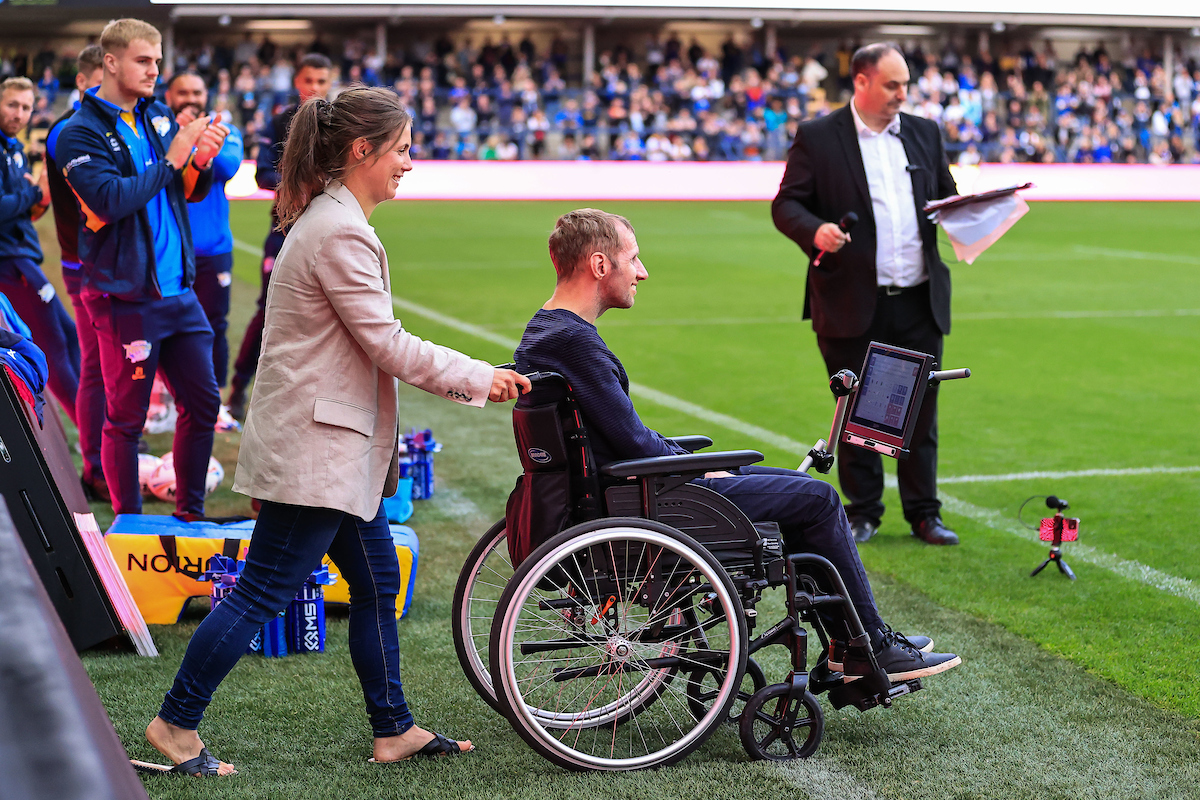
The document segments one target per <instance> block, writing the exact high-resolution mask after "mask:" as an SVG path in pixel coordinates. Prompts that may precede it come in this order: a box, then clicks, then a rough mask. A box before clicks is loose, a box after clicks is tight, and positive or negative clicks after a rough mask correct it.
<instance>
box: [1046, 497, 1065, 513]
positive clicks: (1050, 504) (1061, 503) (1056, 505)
mask: <svg viewBox="0 0 1200 800" xmlns="http://www.w3.org/2000/svg"><path fill="white" fill-rule="evenodd" d="M1070 505H1071V504H1070V503H1068V502H1067V501H1066V500H1065V499H1064V500H1059V499H1058V498H1057V497H1055V496H1054V495H1050V496H1049V497H1047V498H1046V508H1053V509H1054V510H1055V511H1062V510H1064V509H1066V508H1070Z"/></svg>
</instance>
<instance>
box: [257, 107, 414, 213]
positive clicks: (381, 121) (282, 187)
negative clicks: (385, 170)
mask: <svg viewBox="0 0 1200 800" xmlns="http://www.w3.org/2000/svg"><path fill="white" fill-rule="evenodd" d="M410 122H411V118H410V117H409V115H408V112H407V111H406V110H405V108H404V104H403V103H402V102H401V101H400V98H399V96H398V95H397V94H396V93H395V92H393V91H391V90H390V89H379V88H367V87H365V86H352V87H350V88H349V89H346V90H345V91H343V92H342V93H341V94H339V95H338V96H337V97H336V98H335V99H334V100H333V101H329V100H324V99H321V98H313V99H312V100H308V101H307V102H305V103H303V104H302V105H301V106H300V107H299V108H298V109H296V113H295V115H294V116H293V117H292V123H291V127H290V128H289V129H288V132H287V141H286V142H285V144H284V147H283V158H282V160H281V161H280V165H279V186H278V187H277V189H276V193H277V194H276V203H275V210H276V213H277V215H278V217H279V230H281V231H287V229H288V228H290V227H291V226H292V225H293V224H294V223H295V222H296V220H297V219H299V218H300V215H301V214H303V213H304V210H305V209H306V208H308V204H309V203H311V202H312V200H313V198H314V197H316V196H317V195H318V194H320V193H321V192H322V191H324V189H325V186H326V185H327V184H328V183H329V182H330V181H331V180H335V179H337V178H340V177H341V176H342V175H344V174H345V172H346V169H347V167H349V166H350V164H349V158H350V148H351V146H352V145H353V144H354V142H355V141H356V140H357V139H360V138H363V139H366V140H367V142H368V144H370V146H371V150H372V152H376V153H378V152H381V151H380V148H381V147H386V146H387V145H388V144H390V143H391V142H392V141H394V140H395V139H397V138H398V137H399V136H400V134H401V133H403V132H404V129H405V128H406V127H408V125H409V124H410Z"/></svg>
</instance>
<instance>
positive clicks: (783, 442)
mask: <svg viewBox="0 0 1200 800" xmlns="http://www.w3.org/2000/svg"><path fill="white" fill-rule="evenodd" d="M234 244H235V246H236V247H238V248H239V249H242V250H249V251H250V252H253V253H259V252H261V251H259V250H255V249H254V248H251V247H250V246H249V245H246V244H245V243H244V242H238V241H236V240H235V242H234ZM392 304H393V305H394V306H395V307H396V308H397V309H400V310H402V311H407V312H411V313H413V314H416V315H418V316H421V317H425V318H426V319H429V320H432V321H434V322H437V323H439V324H442V325H445V326H446V327H448V328H451V329H454V330H457V331H460V332H462V333H467V334H470V335H472V336H475V337H477V338H479V339H482V340H484V341H487V342H491V343H492V344H496V345H499V346H500V347H503V348H505V349H506V350H513V349H515V348H516V346H517V345H518V344H519V342H518V341H517V340H515V339H510V338H509V337H507V336H501V335H500V334H498V333H493V332H492V331H489V330H486V329H484V328H481V327H479V326H478V325H472V324H471V323H469V322H464V321H463V320H460V319H457V318H455V317H451V316H449V315H447V314H443V313H441V312H440V311H435V310H433V309H432V308H427V307H425V306H423V305H420V304H419V303H414V302H412V301H411V300H405V299H404V298H401V297H396V296H394V295H393V297H392ZM629 388H630V391H631V392H633V393H635V394H637V395H640V396H641V397H644V398H645V399H647V400H649V401H650V402H653V403H656V404H658V405H661V406H663V407H665V408H669V409H672V410H674V411H679V412H681V413H683V414H687V415H688V416H691V417H694V418H695V419H699V420H702V421H704V422H711V423H713V424H714V425H719V426H721V427H722V428H725V429H727V430H731V431H734V432H736V433H741V434H744V435H746V436H750V437H753V438H755V439H757V440H758V441H761V442H763V443H765V444H770V445H772V446H773V447H775V448H776V449H779V450H782V451H784V452H787V453H791V454H793V455H800V456H803V455H806V454H807V453H808V450H809V445H806V444H801V443H800V442H797V441H795V440H794V439H790V438H788V437H786V436H783V435H782V434H778V433H775V432H773V431H769V430H767V429H766V428H762V427H759V426H758V425H752V424H751V423H749V422H744V421H742V420H739V419H737V418H736V417H731V416H729V415H728V414H722V413H720V412H717V411H712V410H711V409H707V408H704V407H703V406H699V405H696V404H695V403H690V402H688V401H687V400H681V399H680V398H678V397H675V396H673V395H669V394H667V393H665V392H660V391H659V390H657V389H652V388H650V387H648V386H642V385H641V384H634V383H630V387H629ZM1197 471H1200V468H1198V467H1146V468H1141V469H1127V470H1081V471H1079V472H1078V473H1070V474H1065V473H1037V472H1033V473H1012V474H1011V475H1009V476H1003V475H1002V476H996V477H995V478H992V477H991V476H964V477H963V478H959V479H955V478H953V477H951V478H944V479H941V482H942V483H972V482H984V481H987V480H989V479H990V480H1002V479H1003V480H1018V479H1020V478H1018V477H1012V476H1013V475H1016V476H1021V477H1024V476H1029V477H1037V478H1051V477H1070V476H1074V475H1080V476H1083V475H1127V474H1128V475H1139V474H1155V473H1157V472H1161V473H1162V474H1172V473H1176V472H1178V473H1185V472H1188V473H1190V472H1197ZM888 484H889V485H890V486H893V487H894V486H895V478H894V477H893V476H890V475H889V476H888ZM939 494H940V495H941V499H942V502H943V504H944V505H945V506H946V508H947V509H948V510H949V511H951V512H952V513H955V514H960V515H962V516H965V517H969V518H971V519H973V520H976V521H977V522H981V523H983V524H984V525H987V526H988V527H990V528H993V529H995V530H999V531H1004V532H1005V533H1009V534H1012V535H1013V536H1016V537H1018V538H1021V539H1024V540H1026V541H1029V542H1033V543H1036V544H1039V545H1041V544H1043V542H1041V540H1040V539H1039V538H1038V534H1037V533H1036V532H1035V531H1031V530H1027V529H1025V528H1021V527H1019V526H1018V525H1015V524H1013V523H1012V522H1011V521H1009V520H1007V519H1005V518H1004V517H1003V515H1001V514H1000V512H999V511H995V510H993V509H987V508H981V507H980V506H976V505H973V504H971V503H967V502H965V501H962V500H959V499H958V498H956V497H953V496H951V495H948V494H946V493H945V492H940V493H939ZM1071 559H1072V560H1074V561H1082V562H1085V563H1088V564H1093V565H1095V566H1098V567H1102V568H1104V569H1107V570H1109V571H1110V572H1113V573H1114V574H1116V575H1119V576H1121V577H1123V578H1128V579H1129V580H1133V581H1137V582H1138V583H1142V584H1145V585H1146V586H1151V587H1153V588H1155V589H1159V590H1161V591H1164V592H1167V593H1169V594H1172V595H1175V596H1176V597H1180V598H1183V599H1186V600H1190V601H1191V602H1193V603H1196V604H1197V605H1200V585H1197V584H1196V583H1194V582H1192V581H1190V580H1188V579H1187V578H1180V577H1177V576H1175V575H1170V574H1168V573H1165V572H1162V571H1160V570H1157V569H1154V568H1153V567H1148V566H1146V565H1145V564H1142V563H1140V562H1138V561H1133V560H1127V559H1123V558H1120V557H1118V556H1115V555H1112V554H1111V553H1105V552H1103V551H1101V550H1098V549H1096V548H1094V547H1090V546H1088V545H1086V544H1080V543H1078V542H1074V543H1072V544H1071Z"/></svg>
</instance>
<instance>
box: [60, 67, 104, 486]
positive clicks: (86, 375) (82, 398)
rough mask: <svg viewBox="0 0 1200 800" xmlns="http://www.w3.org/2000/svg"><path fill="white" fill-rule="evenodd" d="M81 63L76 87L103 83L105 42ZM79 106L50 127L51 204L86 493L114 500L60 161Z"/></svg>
mask: <svg viewBox="0 0 1200 800" xmlns="http://www.w3.org/2000/svg"><path fill="white" fill-rule="evenodd" d="M75 66H76V68H77V70H78V71H77V72H76V75H75V87H76V88H77V89H78V90H79V93H80V94H83V93H84V92H86V91H87V90H88V89H91V88H92V87H93V86H99V85H100V73H101V71H102V70H103V69H104V61H103V55H102V52H101V50H100V45H98V44H93V45H88V46H87V47H85V48H84V49H83V50H81V51H80V53H79V57H78V58H77V59H76V62H75ZM78 108H79V103H78V102H76V103H75V104H74V105H73V106H72V107H71V108H68V109H67V110H66V111H65V112H64V113H63V115H62V116H61V117H59V118H58V119H56V120H55V121H54V123H53V124H52V125H51V126H50V133H49V135H48V136H47V137H46V177H47V179H48V180H49V183H50V203H51V205H52V206H53V207H54V227H55V229H56V230H57V232H58V249H59V252H60V253H61V255H62V276H63V286H64V287H66V290H67V296H68V297H70V298H71V305H72V306H73V307H74V309H75V328H76V331H77V332H78V334H79V391H78V393H77V394H76V395H75V427H76V428H78V429H79V450H80V453H81V454H82V455H83V477H82V479H81V482H82V484H83V490H84V493H85V494H87V496H88V499H92V500H104V501H107V500H109V499H110V497H109V494H108V485H107V484H106V483H105V482H104V468H103V467H102V466H101V465H100V431H101V430H102V429H103V428H104V379H103V378H102V377H101V376H100V352H99V350H98V349H97V346H96V331H95V330H94V329H93V328H92V323H91V320H89V319H88V315H87V308H86V307H85V306H84V305H83V302H82V301H81V300H80V299H79V286H80V283H81V281H82V280H83V277H82V275H81V274H80V272H79V255H78V253H79V202H78V201H77V200H76V199H75V195H74V194H73V193H72V192H71V187H70V186H68V185H67V181H66V178H64V177H63V175H62V170H60V169H59V168H58V166H57V162H56V161H55V155H56V152H57V151H56V147H57V144H58V135H59V134H60V133H62V129H63V125H64V124H66V122H67V120H69V119H70V118H71V117H72V116H74V115H75V111H76V110H77V109H78Z"/></svg>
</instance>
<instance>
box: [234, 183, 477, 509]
mask: <svg viewBox="0 0 1200 800" xmlns="http://www.w3.org/2000/svg"><path fill="white" fill-rule="evenodd" d="M492 376H493V369H492V367H491V366H490V365H488V364H487V363H485V362H483V361H476V360H473V359H471V358H468V357H467V356H465V355H463V354H462V353H459V352H456V351H454V350H451V349H449V348H446V347H441V346H439V345H436V344H432V343H431V342H426V341H422V340H421V339H419V338H417V337H416V336H413V335H412V334H411V333H409V332H408V331H406V330H404V328H403V327H402V326H401V325H400V321H399V320H397V319H396V317H395V313H394V312H393V309H392V296H391V280H390V278H389V275H388V265H387V253H385V252H384V250H383V245H382V244H381V243H380V241H379V237H377V236H376V235H375V229H374V228H372V227H371V226H370V225H368V224H367V218H366V215H364V214H363V211H362V208H361V206H359V204H358V201H357V200H356V199H355V197H354V195H353V194H352V193H351V192H350V190H349V189H347V188H346V187H345V186H343V185H342V184H341V183H339V182H337V181H334V182H332V183H330V184H329V186H328V187H327V188H326V189H325V191H324V192H323V193H322V194H319V195H317V197H316V198H314V199H313V201H312V203H311V204H310V205H309V207H308V209H307V210H306V211H305V212H304V214H303V215H302V216H301V217H300V219H298V220H297V221H296V224H295V225H294V226H293V227H292V229H291V230H290V231H289V232H288V236H287V239H286V241H285V242H284V244H283V249H282V250H280V251H279V256H278V258H276V260H275V266H274V268H273V270H272V275H271V286H270V289H269V290H268V292H267V312H266V327H265V329H264V331H263V342H262V356H261V358H260V359H259V362H258V379H257V381H256V382H255V385H254V394H253V397H252V398H251V401H250V408H249V411H248V414H247V416H246V426H245V430H244V432H243V434H242V444H241V451H240V453H239V454H238V465H237V473H236V474H235V475H234V480H233V489H234V491H236V492H241V493H242V494H247V495H250V496H251V497H255V498H258V499H260V500H272V501H275V502H277V503H288V504H292V505H302V506H314V507H318V508H334V509H339V510H341V511H345V512H348V513H350V514H353V515H354V516H356V517H359V518H361V519H365V520H370V519H374V517H375V514H376V512H377V511H378V509H379V501H380V498H381V497H382V495H383V486H384V481H385V479H386V478H387V475H388V470H389V468H391V467H392V464H393V462H394V456H395V447H396V436H397V432H398V427H397V418H396V378H399V379H400V380H402V381H404V382H405V383H410V384H412V385H413V386H417V387H420V388H421V389H424V390H425V391H427V392H431V393H432V394H436V395H440V396H442V397H445V398H448V399H450V400H453V401H455V402H456V403H463V404H465V405H471V406H478V407H482V406H483V404H484V403H485V402H487V398H488V392H489V391H490V389H491V385H492Z"/></svg>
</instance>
